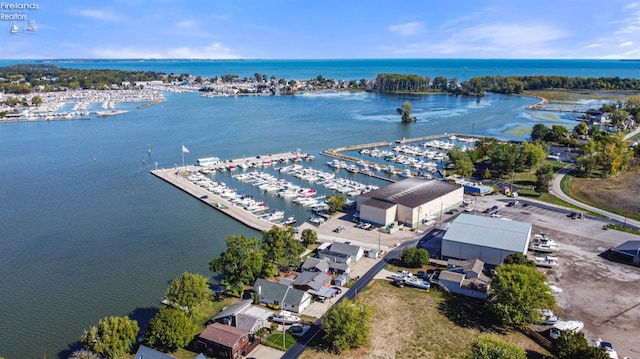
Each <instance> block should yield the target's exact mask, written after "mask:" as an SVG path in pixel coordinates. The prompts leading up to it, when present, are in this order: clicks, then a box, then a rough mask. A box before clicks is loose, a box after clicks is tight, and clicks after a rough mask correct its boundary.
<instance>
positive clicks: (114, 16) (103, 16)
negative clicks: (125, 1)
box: [74, 9, 123, 20]
mask: <svg viewBox="0 0 640 359" xmlns="http://www.w3.org/2000/svg"><path fill="white" fill-rule="evenodd" d="M74 13H75V14H76V15H80V16H84V17H88V18H90V19H97V20H119V19H122V18H123V16H122V15H121V14H118V13H116V12H114V11H112V10H110V9H84V10H76V11H74Z"/></svg>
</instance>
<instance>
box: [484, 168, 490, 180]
mask: <svg viewBox="0 0 640 359" xmlns="http://www.w3.org/2000/svg"><path fill="white" fill-rule="evenodd" d="M482 178H483V179H490V178H491V171H490V170H489V167H487V168H485V169H484V172H482Z"/></svg>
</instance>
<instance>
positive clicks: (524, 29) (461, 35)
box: [391, 23, 570, 58]
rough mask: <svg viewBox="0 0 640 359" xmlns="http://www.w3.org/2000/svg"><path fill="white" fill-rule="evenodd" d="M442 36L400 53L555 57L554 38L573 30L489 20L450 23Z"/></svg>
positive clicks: (402, 48) (555, 39)
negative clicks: (454, 24)
mask: <svg viewBox="0 0 640 359" xmlns="http://www.w3.org/2000/svg"><path fill="white" fill-rule="evenodd" d="M446 31H447V32H446V33H445V35H444V36H442V37H441V38H442V40H434V41H429V42H425V43H412V44H406V45H405V46H403V47H396V48H395V49H392V50H391V51H393V52H394V53H396V54H399V55H402V54H413V55H418V56H446V57H468V56H471V57H506V58H526V57H554V56H556V55H555V54H556V53H557V51H555V45H554V42H555V41H557V40H560V39H563V38H567V37H569V36H570V34H569V33H568V32H566V31H564V30H562V29H560V28H556V27H554V26H551V25H545V24H538V23H536V24H526V23H513V24H511V23H489V24H470V25H468V26H463V25H462V24H458V26H457V27H448V28H447V29H446Z"/></svg>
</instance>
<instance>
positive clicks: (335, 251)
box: [318, 242, 364, 264]
mask: <svg viewBox="0 0 640 359" xmlns="http://www.w3.org/2000/svg"><path fill="white" fill-rule="evenodd" d="M363 255H364V250H363V249H362V248H361V247H359V246H354V245H351V244H346V243H339V242H334V243H332V244H331V246H330V247H329V249H324V250H321V251H319V252H318V256H319V257H320V259H323V258H328V259H329V260H331V261H332V262H336V263H345V264H349V263H351V262H352V261H353V262H357V261H358V260H360V258H362V256H363Z"/></svg>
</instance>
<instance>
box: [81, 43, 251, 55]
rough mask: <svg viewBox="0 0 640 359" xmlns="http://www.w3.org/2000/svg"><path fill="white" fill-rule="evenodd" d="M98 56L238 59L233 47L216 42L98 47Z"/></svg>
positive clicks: (93, 53) (96, 51)
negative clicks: (189, 45) (204, 44)
mask: <svg viewBox="0 0 640 359" xmlns="http://www.w3.org/2000/svg"><path fill="white" fill-rule="evenodd" d="M92 55H93V56H95V57H97V58H107V59H127V58H133V59H237V58H240V56H239V55H237V54H234V53H233V52H232V51H231V49H229V48H226V47H224V46H222V44H221V43H218V42H215V43H212V44H209V45H207V46H204V47H195V48H194V47H188V46H182V47H174V48H167V49H162V50H157V49H142V48H137V47H133V48H132V47H129V48H103V47H101V48H97V49H94V50H93V51H92Z"/></svg>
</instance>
